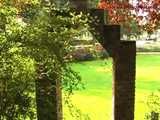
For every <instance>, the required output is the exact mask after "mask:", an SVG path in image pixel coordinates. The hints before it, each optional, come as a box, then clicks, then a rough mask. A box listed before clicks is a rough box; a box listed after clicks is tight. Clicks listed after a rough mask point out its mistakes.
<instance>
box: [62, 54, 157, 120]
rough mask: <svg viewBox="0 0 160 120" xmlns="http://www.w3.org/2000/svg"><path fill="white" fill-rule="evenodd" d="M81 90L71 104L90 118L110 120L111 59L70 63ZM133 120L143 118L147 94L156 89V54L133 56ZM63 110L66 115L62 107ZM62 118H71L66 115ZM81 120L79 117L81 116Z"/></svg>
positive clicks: (92, 119) (142, 119) (69, 119)
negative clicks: (134, 70) (134, 59)
mask: <svg viewBox="0 0 160 120" xmlns="http://www.w3.org/2000/svg"><path fill="white" fill-rule="evenodd" d="M72 67H73V69H74V70H76V71H77V72H79V73H80V75H81V76H82V79H83V82H84V83H85V89H84V90H80V91H76V93H75V95H74V96H73V97H72V100H73V103H74V104H75V105H76V106H77V107H78V108H79V109H81V111H82V112H83V113H84V114H88V115H89V117H90V118H91V120H111V119H112V61H111V59H110V60H97V61H88V62H80V63H73V64H72ZM136 67H137V69H136V103H135V120H144V114H145V112H146V111H147V108H146V104H145V102H146V99H147V96H148V95H149V94H150V93H151V92H154V91H156V90H158V89H160V77H159V74H160V55H137V65H136ZM64 111H65V113H66V114H68V112H67V110H66V108H65V109H64ZM66 120H74V119H71V117H69V116H67V119H66ZM82 120H83V119H82Z"/></svg>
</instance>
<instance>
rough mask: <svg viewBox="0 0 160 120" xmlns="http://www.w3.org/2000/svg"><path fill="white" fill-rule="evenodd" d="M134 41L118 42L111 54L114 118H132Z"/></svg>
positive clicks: (128, 119)
mask: <svg viewBox="0 0 160 120" xmlns="http://www.w3.org/2000/svg"><path fill="white" fill-rule="evenodd" d="M135 61H136V43H135V42H134V41H123V42H120V45H119V47H117V48H115V50H114V54H113V77H114V79H113V102H114V113H113V115H114V116H113V119H114V120H134V100H135V65H136V63H135Z"/></svg>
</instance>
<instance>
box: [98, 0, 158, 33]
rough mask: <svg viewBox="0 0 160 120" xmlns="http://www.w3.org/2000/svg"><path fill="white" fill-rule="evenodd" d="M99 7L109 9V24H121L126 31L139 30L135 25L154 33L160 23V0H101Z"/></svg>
mask: <svg viewBox="0 0 160 120" xmlns="http://www.w3.org/2000/svg"><path fill="white" fill-rule="evenodd" d="M98 8H99V9H104V10H107V11H108V22H109V24H120V25H122V26H123V27H124V28H125V30H126V32H137V31H135V29H134V30H133V26H134V28H136V29H138V30H141V31H147V32H148V33H152V32H153V31H154V30H156V29H158V28H159V25H160V0H132V1H116V0H111V1H108V0H100V2H99V4H98ZM132 23H134V24H132Z"/></svg>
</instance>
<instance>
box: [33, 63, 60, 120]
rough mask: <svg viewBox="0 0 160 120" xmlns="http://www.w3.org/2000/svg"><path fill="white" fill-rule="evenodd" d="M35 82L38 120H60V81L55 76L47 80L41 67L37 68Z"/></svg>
mask: <svg viewBox="0 0 160 120" xmlns="http://www.w3.org/2000/svg"><path fill="white" fill-rule="evenodd" d="M37 72H38V74H39V75H38V78H37V80H36V103H37V119H38V120H62V103H61V101H62V100H61V89H60V81H59V80H58V79H56V78H57V76H56V75H54V74H53V75H52V76H50V77H51V78H54V80H53V79H49V77H48V75H47V74H46V71H45V69H44V66H43V65H39V67H38V70H37Z"/></svg>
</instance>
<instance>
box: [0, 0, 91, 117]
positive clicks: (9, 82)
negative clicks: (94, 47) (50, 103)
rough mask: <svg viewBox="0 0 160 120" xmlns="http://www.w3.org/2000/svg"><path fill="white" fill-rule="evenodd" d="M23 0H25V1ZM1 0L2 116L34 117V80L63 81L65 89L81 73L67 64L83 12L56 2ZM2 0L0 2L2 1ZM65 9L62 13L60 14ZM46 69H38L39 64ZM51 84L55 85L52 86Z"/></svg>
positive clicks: (73, 84)
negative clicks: (71, 9)
mask: <svg viewBox="0 0 160 120" xmlns="http://www.w3.org/2000/svg"><path fill="white" fill-rule="evenodd" d="M25 2H27V1H25ZM25 2H24V3H23V2H22V3H21V5H22V4H23V6H24V7H22V8H19V7H17V6H18V5H17V4H18V1H17V3H16V4H14V3H12V2H9V1H7V0H6V1H4V2H3V3H1V4H2V6H1V7H0V63H1V64H0V88H1V89H0V119H3V120H12V119H14V120H20V119H31V120H33V119H35V98H34V97H33V96H34V92H35V85H34V83H35V80H37V79H38V78H39V77H41V76H42V75H44V74H45V75H46V76H47V78H48V79H49V80H50V81H52V83H53V82H54V80H55V78H54V77H55V76H56V79H58V80H61V83H62V88H64V90H65V91H67V93H68V94H72V93H73V90H74V89H77V87H78V85H79V83H80V81H81V78H80V76H79V75H78V74H77V73H76V72H74V71H73V70H72V69H71V68H70V67H69V66H68V64H67V62H66V59H65V56H66V55H67V54H68V52H69V51H70V49H71V47H70V41H71V40H73V39H75V37H77V36H79V31H80V30H81V29H82V28H83V27H88V26H87V24H86V20H87V19H86V16H85V15H83V14H82V13H80V14H77V13H74V12H73V11H72V12H71V11H70V10H69V9H68V8H64V9H63V10H58V9H57V8H56V7H55V6H54V4H52V3H51V2H49V3H41V2H38V1H36V2H33V4H31V3H30V4H28V3H25ZM1 4H0V5H1ZM63 13H65V14H63ZM41 65H42V66H43V67H44V68H43V69H45V73H38V72H37V70H38V69H39V66H41ZM53 87H54V86H53Z"/></svg>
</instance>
